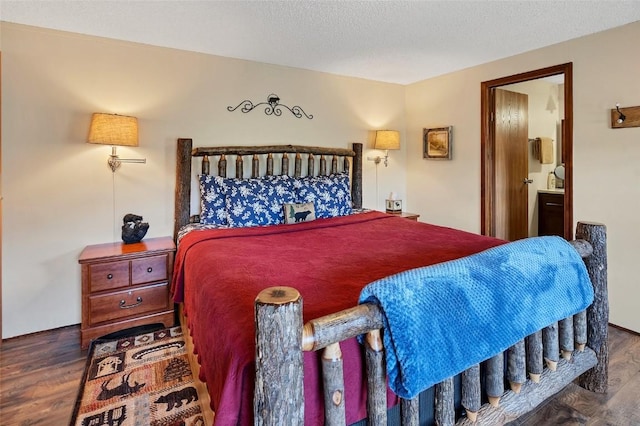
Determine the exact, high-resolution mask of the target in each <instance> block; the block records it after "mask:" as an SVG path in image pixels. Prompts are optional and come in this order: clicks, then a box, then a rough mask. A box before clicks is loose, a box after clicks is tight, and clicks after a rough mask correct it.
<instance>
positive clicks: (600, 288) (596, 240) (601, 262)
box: [576, 222, 609, 393]
mask: <svg viewBox="0 0 640 426" xmlns="http://www.w3.org/2000/svg"><path fill="white" fill-rule="evenodd" d="M576 239H581V240H585V241H587V242H589V243H590V244H591V246H592V247H593V253H592V254H591V256H589V257H587V258H586V259H584V263H585V265H586V267H587V272H588V273H589V278H591V283H592V284H593V290H594V292H595V298H594V300H593V303H592V304H591V306H589V307H588V308H587V346H589V347H590V348H591V349H593V350H594V352H595V353H596V357H597V359H598V364H597V365H596V366H595V367H594V368H592V369H591V370H589V371H587V372H585V373H584V374H582V375H581V376H580V379H579V381H578V382H579V384H580V386H582V387H583V388H585V389H588V390H590V391H593V392H598V393H605V392H606V391H607V387H608V384H607V382H608V379H609V346H608V344H607V339H608V337H609V329H608V327H609V297H608V290H607V227H606V226H605V225H603V224H601V223H592V222H578V225H577V227H576Z"/></svg>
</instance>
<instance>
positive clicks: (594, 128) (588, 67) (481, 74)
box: [406, 22, 640, 331]
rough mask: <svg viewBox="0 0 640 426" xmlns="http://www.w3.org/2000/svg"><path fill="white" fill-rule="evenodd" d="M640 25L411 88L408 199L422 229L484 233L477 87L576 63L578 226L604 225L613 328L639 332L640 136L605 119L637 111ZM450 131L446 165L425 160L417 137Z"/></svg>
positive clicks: (575, 108) (408, 124) (461, 72)
mask: <svg viewBox="0 0 640 426" xmlns="http://www.w3.org/2000/svg"><path fill="white" fill-rule="evenodd" d="M639 39H640V22H635V23H633V24H629V25H625V26H622V27H618V28H615V29H612V30H609V31H606V32H602V33H598V34H595V35H591V36H587V37H582V38H579V39H575V40H571V41H568V42H565V43H560V44H557V45H554V46H550V47H546V48H544V49H539V50H535V51H532V52H528V53H525V54H522V55H518V56H514V57H510V58H507V59H504V60H500V61H496V62H492V63H489V64H485V65H482V66H478V67H474V68H470V69H466V70H463V71H460V72H456V73H452V74H448V75H444V76H441V77H438V78H433V79H430V80H426V81H423V82H419V83H416V84H413V85H410V86H408V87H407V94H406V99H407V101H406V110H407V120H406V122H407V139H408V143H407V197H408V199H410V200H411V208H412V210H415V211H416V212H417V213H420V214H421V215H422V217H421V219H424V220H426V221H429V222H433V223H437V224H442V225H446V226H451V227H456V228H462V229H467V230H469V231H474V232H478V231H480V83H481V82H482V81H486V80H492V79H496V78H500V77H504V76H508V75H512V74H517V73H520V72H524V71H529V70H534V69H539V68H543V67H547V66H551V65H557V64H562V63H566V62H573V99H574V132H573V136H574V218H575V219H576V220H585V221H596V222H602V223H605V224H606V225H607V232H608V237H609V239H608V254H609V297H610V305H611V322H613V323H614V324H617V325H620V326H622V327H626V328H629V329H632V330H635V331H640V316H639V315H638V312H637V311H638V299H640V289H638V286H637V278H636V277H637V267H636V264H637V240H638V237H639V236H640V232H639V231H638V221H637V218H636V217H637V211H638V210H639V209H640V185H639V184H638V180H639V176H640V172H639V170H640V168H639V166H638V164H640V128H630V129H615V130H614V129H611V128H610V123H609V110H610V108H612V107H615V104H616V102H619V103H620V105H621V106H623V107H624V106H635V105H640V79H639V78H638V72H639V70H640V55H637V50H638V49H637V45H636V42H637V40H639ZM443 125H453V126H454V131H453V133H454V136H453V137H454V148H453V160H452V161H441V162H435V161H428V160H423V159H422V157H421V152H422V151H421V150H422V139H421V137H422V128H423V127H436V126H443Z"/></svg>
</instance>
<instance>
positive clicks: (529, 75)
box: [480, 63, 573, 240]
mask: <svg viewBox="0 0 640 426" xmlns="http://www.w3.org/2000/svg"><path fill="white" fill-rule="evenodd" d="M572 70H573V64H572V63H566V64H561V65H555V66H552V67H547V68H542V69H539V70H534V71H529V72H526V73H521V74H516V75H512V76H507V77H502V78H498V79H495V80H490V81H485V82H482V83H481V112H480V114H481V120H482V121H481V123H482V128H481V204H482V206H481V232H482V234H483V235H490V236H497V237H500V238H506V239H509V238H507V237H508V235H507V234H505V232H506V231H505V229H506V228H507V226H508V224H505V220H508V219H505V218H508V217H509V216H508V215H509V214H510V212H512V211H513V210H520V211H521V210H522V208H523V207H522V206H516V207H513V208H511V207H510V206H509V204H508V202H506V201H508V198H507V199H505V194H508V193H509V191H510V192H511V193H515V192H517V191H518V190H521V188H522V185H525V186H526V180H527V176H526V175H525V176H521V177H520V176H518V177H515V176H510V174H509V173H506V172H505V170H506V169H508V167H509V163H511V162H514V161H519V160H517V159H515V158H510V154H509V153H508V152H506V153H505V152H504V150H503V146H501V145H500V143H501V142H500V140H499V137H500V135H496V122H495V120H496V116H495V112H494V108H495V105H496V93H498V92H497V90H498V89H499V87H500V86H506V85H510V84H515V83H523V82H527V81H531V80H537V79H542V78H545V77H551V76H558V75H561V76H562V77H563V79H564V90H563V97H564V120H563V121H562V129H561V131H560V133H561V135H562V139H561V140H562V144H561V146H560V150H561V153H560V154H561V157H562V159H563V162H564V181H563V183H564V195H563V201H564V203H563V204H564V206H563V212H562V216H563V236H564V238H566V239H568V240H570V239H571V238H572V237H573V78H572V77H573V75H572ZM498 100H499V99H498ZM496 137H498V145H496ZM508 188H511V189H508ZM505 200H506V201H505ZM524 208H525V209H526V206H525V207H524ZM517 238H520V237H517ZM517 238H512V239H517Z"/></svg>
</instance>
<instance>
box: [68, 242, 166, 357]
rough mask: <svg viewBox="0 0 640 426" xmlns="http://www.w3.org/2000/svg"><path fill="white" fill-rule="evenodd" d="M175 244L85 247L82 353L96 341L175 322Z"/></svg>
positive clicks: (80, 261) (81, 259) (149, 243)
mask: <svg viewBox="0 0 640 426" xmlns="http://www.w3.org/2000/svg"><path fill="white" fill-rule="evenodd" d="M175 250H176V246H175V244H174V242H173V239H172V238H170V237H161V238H149V239H146V240H142V241H141V242H139V243H134V244H124V243H122V242H120V243H107V244H97V245H91V246H87V247H85V249H84V250H82V253H80V257H79V258H78V262H79V263H80V265H81V268H82V326H81V327H80V344H81V346H82V349H86V348H87V347H88V346H89V342H90V341H91V340H92V339H95V338H96V337H100V336H104V335H106V334H109V333H113V332H114V331H118V330H123V329H125V328H129V327H135V326H139V325H144V324H152V323H163V324H164V325H165V326H166V327H170V326H172V325H173V324H174V322H175V318H174V311H173V303H172V302H171V300H169V282H170V280H171V273H172V271H173V257H174V252H175Z"/></svg>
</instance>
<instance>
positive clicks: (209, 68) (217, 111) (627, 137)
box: [0, 23, 640, 337]
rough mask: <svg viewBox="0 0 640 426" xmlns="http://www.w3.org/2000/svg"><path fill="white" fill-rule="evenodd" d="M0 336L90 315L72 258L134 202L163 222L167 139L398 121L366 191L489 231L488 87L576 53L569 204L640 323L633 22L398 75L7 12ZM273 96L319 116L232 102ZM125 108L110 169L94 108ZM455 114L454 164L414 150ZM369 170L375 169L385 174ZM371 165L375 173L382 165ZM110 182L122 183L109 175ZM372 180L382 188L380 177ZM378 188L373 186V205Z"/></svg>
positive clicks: (342, 136) (625, 310)
mask: <svg viewBox="0 0 640 426" xmlns="http://www.w3.org/2000/svg"><path fill="white" fill-rule="evenodd" d="M0 25H1V26H0V37H1V38H2V52H3V55H2V56H3V58H2V59H3V61H2V66H3V71H2V80H3V81H2V83H3V84H2V86H3V91H2V105H3V108H2V122H3V128H2V141H3V147H2V151H3V152H2V171H3V179H2V182H3V196H4V205H3V209H4V211H3V213H4V217H3V236H2V239H3V241H2V244H3V250H2V252H3V259H2V262H3V271H2V273H3V281H2V286H3V289H2V290H3V297H2V301H3V312H2V313H3V337H11V336H15V335H20V334H24V333H29V332H32V331H38V330H44V329H50V328H54V327H58V326H64V325H69V324H75V323H78V322H79V321H80V278H79V274H80V269H79V267H78V265H77V260H76V259H77V256H78V254H79V253H80V251H81V250H82V248H83V247H84V246H85V245H87V244H95V243H101V242H107V241H111V240H113V239H114V238H115V239H118V238H119V230H118V229H117V226H114V214H113V210H114V199H113V198H112V185H115V194H116V195H115V217H116V222H119V221H120V218H122V216H123V215H124V214H125V213H128V212H132V213H137V214H141V215H143V216H144V218H145V220H146V221H148V222H150V224H151V228H150V230H149V234H148V236H149V237H153V236H160V235H170V234H171V232H172V221H173V190H174V175H173V173H174V159H175V153H174V151H175V140H176V138H178V137H191V138H193V139H194V143H195V144H196V145H205V144H262V143H264V144H267V143H299V144H309V145H326V146H336V147H345V146H348V145H349V144H350V143H351V142H365V143H367V145H366V147H367V148H368V149H366V150H365V157H366V156H373V155H377V154H378V153H377V152H375V151H372V150H370V148H371V147H372V132H371V130H373V129H380V128H394V129H398V130H400V131H401V134H402V149H401V150H400V151H399V152H396V151H392V152H390V164H389V167H388V168H385V167H384V166H382V165H381V166H378V167H377V169H376V166H375V165H374V164H373V163H372V162H369V161H365V164H364V182H365V183H364V204H365V206H368V207H377V208H380V209H382V208H384V204H383V203H384V201H383V200H384V197H385V196H386V195H387V194H388V193H389V192H390V191H394V192H396V193H398V194H399V196H400V197H401V198H402V199H403V201H404V206H405V207H406V210H409V211H414V212H416V213H420V214H421V215H422V216H421V220H423V221H427V222H432V223H436V224H442V225H446V226H452V227H456V228H461V229H465V230H469V231H472V232H478V231H479V230H480V183H479V177H480V82H482V81H485V80H490V79H494V78H499V77H503V76H507V75H511V74H516V73H519V72H523V71H527V70H532V69H537V68H542V67H546V66H550V65H555V64H560V63H565V62H573V64H574V162H575V164H574V179H575V187H574V194H575V199H574V205H575V209H574V216H575V218H576V219H577V220H591V221H598V222H603V223H606V224H607V225H608V233H609V285H610V298H611V320H612V322H614V323H615V324H618V325H621V326H623V327H627V328H630V329H634V330H636V331H640V317H638V315H637V313H636V311H637V298H638V296H640V291H639V290H637V289H636V286H635V275H636V271H635V268H634V266H635V265H634V263H635V261H636V259H635V257H636V250H635V241H636V240H637V237H638V231H637V230H636V229H637V226H636V222H637V221H636V220H635V216H636V215H635V212H636V211H637V210H638V208H639V204H640V201H638V200H640V196H639V195H640V185H638V184H637V182H638V175H639V172H638V166H637V164H640V143H639V142H638V141H639V140H640V128H633V129H617V130H612V129H610V128H609V123H608V120H609V119H608V117H609V109H610V108H612V107H613V106H614V105H615V103H616V102H619V103H620V104H621V105H622V106H633V105H638V104H640V80H639V79H638V78H637V71H638V70H639V69H640V57H639V56H638V55H635V54H634V53H635V51H636V50H637V48H636V46H635V45H634V44H633V43H634V42H635V40H638V39H640V23H634V24H630V25H627V26H624V27H620V28H617V29H613V30H610V31H607V32H603V33H600V34H596V35H593V36H589V37H584V38H580V39H576V40H573V41H569V42H566V43H561V44H558V45H555V46H551V47H547V48H544V49H540V50H536V51H533V52H529V53H526V54H523V55H518V56H515V57H511V58H507V59H504V60H501V61H497V62H493V63H490V64H486V65H482V66H479V67H474V68H471V69H467V70H463V71H460V72H456V73H452V74H448V75H445V76H441V77H438V78H434V79H430V80H426V81H423V82H420V83H416V84H413V85H409V86H406V87H403V86H398V85H391V84H384V83H376V82H371V81H366V80H360V79H353V78H346V77H338V76H333V75H328V74H323V73H316V72H310V71H304V70H297V69H291V68H285V67H277V66H271V65H267V64H259V63H253V62H247V61H239V60H232V59H228V58H221V57H215V56H209V55H202V54H196V53H190V52H184V51H178V50H172V49H164V48H156V47H151V46H146V45H139V44H133V43H124V42H118V41H114V40H107V39H101V38H96V37H88V36H82V35H77V34H69V33H63V32H56V31H49V30H44V29H39V28H33V27H26V26H20V25H14V24H7V23H1V24H0ZM272 92H274V93H277V94H278V95H279V96H280V98H281V99H282V103H285V104H288V105H300V106H301V107H303V108H304V109H305V110H306V111H307V112H309V113H311V114H313V115H314V119H313V120H306V119H300V120H298V119H295V118H292V117H286V114H285V115H284V116H282V117H279V118H277V117H269V116H266V115H264V114H263V113H262V112H261V111H254V112H253V113H250V114H242V113H239V112H236V113H229V112H227V111H226V107H227V106H229V105H236V104H237V103H239V102H240V101H241V100H243V99H251V100H254V101H256V102H257V101H261V100H263V99H266V96H267V95H268V94H269V93H272ZM96 111H100V112H114V113H121V114H132V115H135V116H137V117H138V118H139V120H140V147H138V148H122V149H120V150H119V152H120V154H121V156H123V157H146V159H147V164H146V165H139V164H125V165H123V166H122V168H121V169H120V170H119V171H118V172H117V173H116V174H115V176H113V175H112V174H111V171H110V170H109V169H108V168H107V166H106V164H105V162H106V158H107V155H108V153H109V148H108V147H106V146H97V145H88V144H86V143H84V140H85V138H86V133H87V130H88V126H89V120H90V115H91V113H92V112H96ZM446 125H453V126H454V131H453V139H454V141H453V160H451V161H434V160H425V159H423V158H422V129H423V128H424V127H441V126H446ZM376 170H377V173H376ZM376 175H377V178H376ZM112 177H114V178H115V179H114V180H113V181H112ZM376 182H377V189H376ZM376 193H377V194H378V196H377V200H376Z"/></svg>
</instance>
